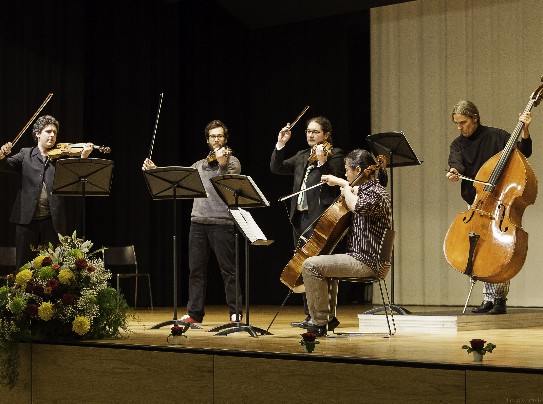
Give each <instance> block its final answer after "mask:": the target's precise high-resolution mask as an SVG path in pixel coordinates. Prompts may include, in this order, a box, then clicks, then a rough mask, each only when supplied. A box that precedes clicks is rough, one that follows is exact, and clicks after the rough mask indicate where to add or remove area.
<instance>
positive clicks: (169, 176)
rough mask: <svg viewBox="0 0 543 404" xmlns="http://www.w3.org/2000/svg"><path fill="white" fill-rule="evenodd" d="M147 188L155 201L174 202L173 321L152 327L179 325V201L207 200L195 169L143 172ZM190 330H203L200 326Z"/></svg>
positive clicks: (191, 326)
mask: <svg viewBox="0 0 543 404" xmlns="http://www.w3.org/2000/svg"><path fill="white" fill-rule="evenodd" d="M143 176H144V178H145V182H146V183H147V188H149V192H150V193H151V196H152V197H153V199H154V200H165V199H172V200H173V236H172V237H173V320H168V321H163V322H161V323H158V324H156V325H154V326H152V327H151V329H158V328H160V327H164V326H165V325H169V324H174V325H178V324H179V323H180V321H179V320H178V319H177V200H178V199H194V198H207V194H206V191H205V189H204V185H203V184H202V179H201V178H200V174H198V170H197V169H196V168H193V167H157V168H155V169H152V170H147V171H144V172H143ZM190 328H198V329H201V328H202V327H200V326H199V325H198V324H190Z"/></svg>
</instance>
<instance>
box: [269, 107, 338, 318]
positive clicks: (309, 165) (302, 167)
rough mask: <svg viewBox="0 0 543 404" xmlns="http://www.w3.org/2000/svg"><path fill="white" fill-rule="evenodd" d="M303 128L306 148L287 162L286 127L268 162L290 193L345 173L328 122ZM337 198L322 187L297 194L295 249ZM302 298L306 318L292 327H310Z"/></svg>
mask: <svg viewBox="0 0 543 404" xmlns="http://www.w3.org/2000/svg"><path fill="white" fill-rule="evenodd" d="M306 125H307V126H306V130H305V135H306V140H307V145H308V146H309V148H306V149H303V150H300V151H298V152H297V153H296V154H294V155H293V156H291V157H289V158H286V157H285V152H286V147H285V146H286V144H287V143H288V141H289V140H290V137H291V130H290V129H291V128H290V125H289V124H287V125H286V126H284V127H283V128H282V129H281V130H280V131H279V134H278V136H277V143H276V145H275V148H274V150H273V153H272V156H271V161H270V170H271V172H272V173H274V174H279V175H291V176H293V180H294V181H293V186H292V192H293V193H296V192H298V191H300V190H303V189H306V188H310V187H311V186H313V185H316V184H318V183H320V182H321V177H322V176H323V175H326V174H329V175H334V176H338V177H342V176H343V175H344V173H345V169H344V162H343V158H344V157H345V154H344V153H343V151H342V150H341V149H339V148H337V147H332V145H333V140H332V124H331V123H330V121H329V120H328V118H325V117H323V116H317V117H314V118H311V119H309V120H308V121H307V123H306ZM337 196H338V192H337V189H335V188H332V187H325V186H322V187H317V188H313V189H310V190H309V191H307V192H303V193H300V194H299V195H298V196H296V197H293V198H292V199H291V205H290V216H289V217H290V222H291V224H292V228H293V232H292V233H293V237H294V247H295V248H296V246H299V247H300V246H303V245H304V244H305V241H306V240H308V239H309V238H310V236H311V233H312V232H313V229H314V226H315V222H316V221H317V219H318V218H319V217H320V216H321V215H322V213H323V212H324V211H325V210H326V208H328V207H329V206H330V205H331V204H332V203H333V202H334V200H335V199H336V197H337ZM303 298H304V312H305V314H306V318H305V319H304V320H302V321H297V322H293V323H291V325H292V326H293V327H301V328H304V327H306V326H307V325H308V324H310V320H311V316H310V315H309V309H308V307H307V302H306V299H305V294H304V295H303Z"/></svg>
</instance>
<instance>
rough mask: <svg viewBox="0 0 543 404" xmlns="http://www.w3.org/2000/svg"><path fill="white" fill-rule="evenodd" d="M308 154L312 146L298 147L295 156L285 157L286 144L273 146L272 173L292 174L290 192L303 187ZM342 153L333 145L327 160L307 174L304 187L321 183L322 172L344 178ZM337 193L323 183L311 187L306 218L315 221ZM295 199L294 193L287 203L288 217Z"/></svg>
mask: <svg viewBox="0 0 543 404" xmlns="http://www.w3.org/2000/svg"><path fill="white" fill-rule="evenodd" d="M310 153H311V149H305V150H301V151H299V152H298V153H296V154H295V155H294V156H292V157H290V158H288V159H286V160H285V147H283V148H282V149H281V150H277V148H274V150H273V153H272V156H271V161H270V170H271V172H272V173H274V174H280V175H293V176H294V183H293V186H292V193H295V192H298V191H299V190H300V188H301V186H302V181H303V180H304V175H305V171H306V169H307V159H308V158H309V155H310ZM344 158H345V153H343V150H341V149H338V148H336V147H334V148H332V154H331V155H330V156H329V157H328V160H327V161H326V163H324V164H323V165H322V166H320V167H316V168H315V169H313V170H312V171H311V172H310V173H309V176H308V177H307V183H306V186H307V188H309V187H310V186H312V185H315V184H318V183H320V182H321V176H322V175H323V174H332V175H335V176H336V177H340V178H344V177H345V160H344ZM338 195H339V188H338V187H330V186H328V185H323V186H321V187H317V188H313V189H310V190H309V191H307V207H308V216H309V220H311V221H314V220H316V219H317V218H318V217H319V216H320V215H321V214H322V213H323V212H324V211H325V210H326V208H328V206H330V205H331V204H332V203H333V202H334V201H335V199H336V198H337V196H338ZM297 201H298V198H297V197H296V196H294V197H292V198H291V202H290V219H291V220H292V218H293V216H294V213H295V212H296V203H297Z"/></svg>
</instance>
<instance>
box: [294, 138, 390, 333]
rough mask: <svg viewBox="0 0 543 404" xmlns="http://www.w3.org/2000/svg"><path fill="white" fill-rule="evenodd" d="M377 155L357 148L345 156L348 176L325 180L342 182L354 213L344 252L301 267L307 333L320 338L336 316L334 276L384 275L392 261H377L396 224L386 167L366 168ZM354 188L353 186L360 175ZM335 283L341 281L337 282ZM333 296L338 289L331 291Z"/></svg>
mask: <svg viewBox="0 0 543 404" xmlns="http://www.w3.org/2000/svg"><path fill="white" fill-rule="evenodd" d="M375 165H376V162H375V159H374V157H373V155H372V154H371V153H370V152H368V151H367V150H362V149H356V150H353V151H352V152H350V153H349V154H348V155H347V157H345V172H346V173H345V177H346V179H343V178H339V177H336V176H334V175H323V176H322V177H321V179H322V181H323V182H325V183H326V184H327V185H329V186H330V187H333V186H339V187H340V188H341V195H342V196H343V197H344V198H345V203H346V205H347V207H348V209H349V210H350V211H351V212H353V215H352V221H351V224H350V226H349V230H348V232H347V249H346V253H345V254H331V255H316V256H313V257H309V258H307V259H306V260H305V261H304V263H303V265H302V275H303V278H304V285H305V292H306V296H307V304H308V306H309V313H310V315H311V322H310V324H308V325H307V326H306V328H307V330H308V332H312V333H314V334H316V335H317V336H323V335H326V333H327V330H328V331H329V330H333V328H335V326H336V325H337V324H334V323H335V322H337V319H335V317H331V316H332V313H331V307H330V295H329V292H330V290H331V289H330V286H331V285H330V278H342V277H366V276H375V275H379V276H380V277H384V276H385V275H386V274H387V273H388V271H389V270H390V262H379V245H380V242H381V240H382V238H383V235H384V233H385V231H386V230H387V229H390V228H391V226H392V211H391V206H390V195H389V194H388V192H387V190H386V189H385V186H386V184H387V182H388V176H387V173H386V171H385V169H384V168H377V175H376V172H375V171H373V170H366V168H368V167H371V166H375ZM357 178H358V180H357V184H358V185H356V186H354V187H353V186H351V185H350V184H351V183H352V182H353V181H354V180H355V179H357ZM334 286H335V287H337V283H336V284H335V285H334ZM331 292H332V293H331V294H332V296H333V295H335V294H337V290H334V291H331Z"/></svg>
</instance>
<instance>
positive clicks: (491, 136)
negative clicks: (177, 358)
mask: <svg viewBox="0 0 543 404" xmlns="http://www.w3.org/2000/svg"><path fill="white" fill-rule="evenodd" d="M519 116H520V117H519V120H520V121H522V122H524V126H523V128H522V135H521V139H520V141H519V142H518V144H517V146H518V149H519V150H520V151H521V152H522V153H523V154H524V155H525V156H526V157H530V156H531V155H532V139H531V137H530V131H529V129H528V128H529V126H530V122H531V121H532V116H531V114H530V112H527V113H522V114H519ZM451 117H452V121H453V122H454V124H455V126H456V128H457V130H458V131H459V132H460V135H459V136H458V137H457V138H456V139H454V140H453V142H452V143H451V145H450V153H449V167H450V170H449V171H448V172H447V174H446V177H447V179H448V180H449V181H451V182H457V181H458V180H459V176H458V175H459V174H460V175H462V176H464V177H467V178H471V179H473V178H475V176H476V175H477V172H478V171H479V169H480V168H481V167H482V166H483V165H484V163H486V161H487V160H488V159H490V158H491V157H492V156H494V155H495V154H496V153H498V152H501V151H502V150H503V149H504V148H505V146H506V144H507V141H508V140H509V138H510V137H511V134H510V133H508V132H506V131H505V130H503V129H498V128H493V127H490V126H485V125H482V124H481V116H480V115H479V110H478V109H477V107H476V106H475V104H473V103H472V102H471V101H465V100H464V101H460V102H459V103H457V104H456V105H455V106H454V107H453V110H452V113H451ZM460 194H461V196H462V199H464V201H466V202H467V203H468V205H470V206H471V204H472V203H473V202H474V200H475V196H476V190H475V188H474V187H473V183H472V182H471V181H467V180H462V184H461V186H460ZM509 284H510V281H506V282H503V283H490V282H484V287H483V302H482V303H481V305H480V306H478V307H475V308H474V309H473V310H472V312H474V313H487V314H505V313H506V312H507V305H506V301H507V294H508V293H509Z"/></svg>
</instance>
